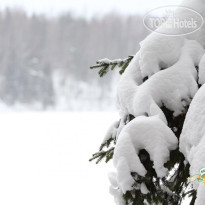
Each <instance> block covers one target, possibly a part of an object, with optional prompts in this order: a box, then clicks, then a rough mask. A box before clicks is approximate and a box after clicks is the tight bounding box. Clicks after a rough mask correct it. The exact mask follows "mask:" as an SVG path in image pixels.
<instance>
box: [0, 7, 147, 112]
mask: <svg viewBox="0 0 205 205" xmlns="http://www.w3.org/2000/svg"><path fill="white" fill-rule="evenodd" d="M147 34H148V32H147V31H146V29H145V28H144V26H143V22H142V17H141V16H138V15H135V16H120V15H118V14H107V15H105V16H104V17H101V18H98V17H96V18H92V19H89V20H88V19H85V18H82V17H73V16H72V15H71V14H70V13H67V14H63V15H61V16H58V17H55V18H51V17H50V18H48V17H45V16H42V15H32V16H28V15H27V14H26V13H25V12H24V11H23V10H9V9H7V10H5V11H3V12H1V13H0V99H1V101H2V102H3V103H5V104H6V105H8V106H15V105H16V104H21V105H23V106H25V107H28V108H31V107H32V106H33V107H32V108H35V109H49V108H50V109H65V110H90V109H95V110H102V109H107V108H111V107H112V106H113V99H112V98H114V97H115V96H113V95H114V94H113V93H114V92H113V89H114V88H115V86H114V84H115V81H116V80H115V79H116V78H115V77H114V76H115V75H107V76H106V77H105V78H98V76H97V71H92V70H90V69H89V66H91V65H93V64H95V62H96V60H98V59H102V58H105V57H108V58H110V59H115V58H125V57H127V56H128V55H131V54H135V53H136V52H137V50H138V49H139V42H140V41H141V40H142V39H143V38H144V37H145V35H147ZM111 103H112V105H111Z"/></svg>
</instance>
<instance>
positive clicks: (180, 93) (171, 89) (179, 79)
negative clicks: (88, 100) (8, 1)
mask: <svg viewBox="0 0 205 205" xmlns="http://www.w3.org/2000/svg"><path fill="white" fill-rule="evenodd" d="M179 50H180V53H181V54H180V57H179V59H178V61H177V62H176V63H175V64H174V65H173V66H171V67H169V68H167V69H165V70H162V71H160V72H157V73H156V74H155V75H153V76H151V77H150V78H149V80H147V81H145V82H144V83H143V84H141V85H140V84H139V83H138V82H139V81H136V79H134V78H133V76H137V74H138V72H139V71H138V72H137V71H136V70H135V71H134V66H133V64H134V65H135V68H136V69H139V65H137V63H136V62H135V61H134V62H133V63H132V64H131V65H130V66H128V68H127V70H126V71H125V74H124V77H123V78H122V79H121V81H120V85H119V88H118V101H119V104H120V108H121V113H123V114H126V113H131V114H133V115H134V116H140V115H148V116H153V115H158V116H159V117H160V118H161V119H162V120H163V121H165V122H166V118H165V116H164V114H163V112H162V111H161V109H160V106H162V105H165V106H166V107H167V108H168V109H170V110H172V111H174V115H179V114H180V113H182V112H183V111H184V108H185V106H186V105H188V104H189V103H190V101H191V99H192V98H193V96H194V95H195V93H196V92H197V90H198V85H197V71H196V68H195V66H196V65H198V64H199V61H200V58H201V56H202V55H203V53H204V49H203V47H202V46H201V45H200V44H199V43H197V42H196V41H194V40H187V39H184V44H183V47H182V48H181V49H179ZM136 56H137V57H136V59H139V54H137V55H136ZM136 65H137V67H136ZM150 67H151V65H150ZM140 68H141V67H140ZM139 77H141V76H139ZM173 82H174V83H173Z"/></svg>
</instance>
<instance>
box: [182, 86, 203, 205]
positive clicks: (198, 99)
mask: <svg viewBox="0 0 205 205" xmlns="http://www.w3.org/2000/svg"><path fill="white" fill-rule="evenodd" d="M204 102H205V85H203V86H202V87H201V88H200V89H199V91H198V92H197V94H196V95H195V97H194V99H193V101H192V103H191V105H190V107H189V110H188V113H187V115H186V119H185V122H184V126H183V130H182V133H181V136H180V144H179V146H180V151H181V152H182V153H183V154H184V156H185V158H186V160H187V161H188V162H189V163H190V176H193V175H196V174H199V171H200V169H201V168H203V167H205V163H204V161H205V126H204V125H205V106H204ZM202 186H203V187H202ZM193 187H194V188H195V189H197V200H196V204H197V205H201V204H203V203H204V200H205V199H204V191H205V189H204V185H203V183H202V184H199V182H198V181H195V182H193ZM202 193H203V194H202Z"/></svg>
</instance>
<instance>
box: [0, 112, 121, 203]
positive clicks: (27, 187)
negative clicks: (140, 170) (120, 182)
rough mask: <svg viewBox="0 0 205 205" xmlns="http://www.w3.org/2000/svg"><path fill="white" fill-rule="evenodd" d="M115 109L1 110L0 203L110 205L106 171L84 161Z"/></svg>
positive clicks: (101, 136)
mask: <svg viewBox="0 0 205 205" xmlns="http://www.w3.org/2000/svg"><path fill="white" fill-rule="evenodd" d="M116 119H118V115H117V114H116V113H94V112H93V113H86V112H85V113H66V112H65V113H59V112H56V113H54V112H53V113H52V112H36V113H28V112H25V113H21V112H19V113H13V112H10V113H1V114H0V125H1V126H0V127H1V128H0V204H1V205H28V204H29V205H37V204H38V205H80V204H89V205H96V204H97V205H105V204H114V201H113V197H112V196H111V195H110V194H109V192H108V189H109V182H108V179H107V172H108V171H109V169H111V167H112V166H111V165H109V164H108V165H107V166H106V165H105V164H104V163H102V164H99V165H95V163H94V162H93V163H90V162H88V159H89V158H90V157H91V154H92V153H94V152H95V151H97V148H98V146H99V145H100V142H101V140H102V139H103V137H104V134H105V132H106V129H107V128H108V127H109V125H110V124H111V123H112V122H113V121H115V120H116Z"/></svg>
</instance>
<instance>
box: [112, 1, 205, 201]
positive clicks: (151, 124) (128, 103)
mask: <svg viewBox="0 0 205 205" xmlns="http://www.w3.org/2000/svg"><path fill="white" fill-rule="evenodd" d="M181 6H184V7H188V8H193V9H194V10H195V11H197V12H199V13H200V14H202V16H203V18H204V15H205V2H204V1H202V0H190V1H183V2H182V4H181ZM194 15H195V13H193V16H192V17H193V18H194V17H195V16H194ZM174 16H175V17H179V18H181V17H182V16H186V12H185V13H184V12H183V11H182V10H180V9H179V10H176V11H175V13H174ZM189 17H190V16H189ZM166 29H167V28H166V26H165V24H163V25H162V26H161V27H160V28H158V31H161V32H163V31H166ZM175 29H176V30H175V33H176V31H177V29H179V33H182V31H181V30H180V29H181V28H175ZM163 33H164V32H163ZM204 34H205V25H203V27H202V28H200V29H199V30H197V31H196V32H195V33H191V34H189V35H183V36H180V35H179V36H165V35H159V34H157V33H152V34H150V35H149V36H148V37H147V38H146V39H145V40H144V41H143V42H142V43H141V44H140V46H141V48H140V50H139V51H138V52H137V54H136V55H135V56H134V58H133V59H132V61H131V62H130V63H129V65H128V67H127V68H126V70H125V72H124V73H123V75H122V77H121V80H120V83H119V86H118V91H117V100H118V104H119V112H120V117H121V121H120V125H119V127H118V128H116V129H117V130H116V131H115V132H116V133H118V134H117V135H116V145H115V148H114V154H113V162H114V166H115V168H116V172H115V173H112V174H110V176H109V179H110V183H111V187H110V193H111V194H112V195H113V196H114V198H115V202H116V204H117V205H135V204H137V205H138V204H139V205H141V204H142V205H143V204H146V205H147V204H150V205H151V204H152V205H155V204H172V205H180V204H181V203H182V200H183V198H184V197H185V196H186V195H188V196H189V197H190V200H191V202H190V204H195V205H203V204H204V201H205V195H204V192H205V186H203V184H199V183H198V182H195V183H194V186H193V187H192V186H190V185H189V184H188V182H187V178H188V177H189V176H190V174H192V175H194V174H198V172H199V169H200V168H202V167H205V164H203V163H204V161H205V154H204V153H205V152H204V150H205V134H204V133H205V127H204V123H205V106H204V101H205V97H204V96H205V95H204V89H205V87H204V85H203V84H204V83H205V63H204V62H205V60H204V59H205V54H204V53H205V50H204V47H205V35H204ZM145 79H146V81H145ZM199 84H200V85H203V86H202V87H201V88H200V85H199ZM199 88H200V90H199ZM198 90H199V91H198ZM192 99H193V101H192ZM187 111H188V114H187ZM128 115H132V116H134V119H132V120H131V121H130V122H128V123H124V122H125V120H124V119H126V116H128ZM198 115H199V116H198ZM184 120H185V122H184ZM183 124H184V125H183ZM182 130H183V131H182ZM173 172H174V174H173Z"/></svg>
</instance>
